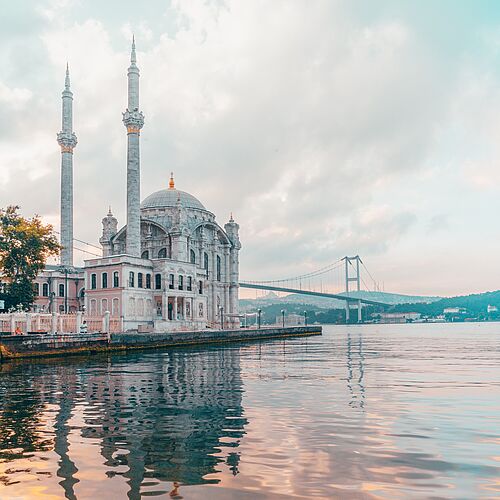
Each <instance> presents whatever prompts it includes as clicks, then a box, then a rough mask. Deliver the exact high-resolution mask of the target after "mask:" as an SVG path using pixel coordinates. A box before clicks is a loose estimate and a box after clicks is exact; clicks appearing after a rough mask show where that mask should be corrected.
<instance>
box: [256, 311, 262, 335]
mask: <svg viewBox="0 0 500 500" xmlns="http://www.w3.org/2000/svg"><path fill="white" fill-rule="evenodd" d="M261 314H262V309H257V325H258V326H257V328H258V329H259V330H260V315H261Z"/></svg>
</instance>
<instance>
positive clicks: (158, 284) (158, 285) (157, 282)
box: [155, 273, 161, 290]
mask: <svg viewBox="0 0 500 500" xmlns="http://www.w3.org/2000/svg"><path fill="white" fill-rule="evenodd" d="M155 288H156V290H161V274H160V273H158V274H155Z"/></svg>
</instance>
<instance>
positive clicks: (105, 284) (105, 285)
mask: <svg viewBox="0 0 500 500" xmlns="http://www.w3.org/2000/svg"><path fill="white" fill-rule="evenodd" d="M101 280H102V287H103V288H108V273H102V275H101Z"/></svg>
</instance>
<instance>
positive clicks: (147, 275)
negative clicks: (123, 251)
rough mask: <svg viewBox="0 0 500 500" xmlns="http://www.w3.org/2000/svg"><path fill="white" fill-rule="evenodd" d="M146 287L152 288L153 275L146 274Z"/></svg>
mask: <svg viewBox="0 0 500 500" xmlns="http://www.w3.org/2000/svg"><path fill="white" fill-rule="evenodd" d="M146 288H151V275H150V274H149V273H148V274H146Z"/></svg>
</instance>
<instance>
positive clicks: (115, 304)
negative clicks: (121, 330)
mask: <svg viewBox="0 0 500 500" xmlns="http://www.w3.org/2000/svg"><path fill="white" fill-rule="evenodd" d="M112 315H113V316H119V315H120V310H119V302H118V299H113V313H112Z"/></svg>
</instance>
